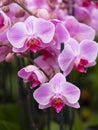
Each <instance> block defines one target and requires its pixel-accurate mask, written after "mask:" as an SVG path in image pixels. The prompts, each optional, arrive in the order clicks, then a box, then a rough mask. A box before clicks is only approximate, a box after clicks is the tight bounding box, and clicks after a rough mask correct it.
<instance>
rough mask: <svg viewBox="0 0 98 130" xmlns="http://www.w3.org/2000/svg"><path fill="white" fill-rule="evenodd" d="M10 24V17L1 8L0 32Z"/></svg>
mask: <svg viewBox="0 0 98 130" xmlns="http://www.w3.org/2000/svg"><path fill="white" fill-rule="evenodd" d="M10 26H11V20H10V18H9V17H8V16H7V15H6V14H5V13H4V12H3V11H2V10H0V33H3V32H5V31H6V30H7V29H8V28H9V27H10Z"/></svg>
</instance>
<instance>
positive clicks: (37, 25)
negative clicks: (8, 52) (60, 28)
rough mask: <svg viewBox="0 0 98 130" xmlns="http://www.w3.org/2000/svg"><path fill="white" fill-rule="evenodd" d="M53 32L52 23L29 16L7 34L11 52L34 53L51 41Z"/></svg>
mask: <svg viewBox="0 0 98 130" xmlns="http://www.w3.org/2000/svg"><path fill="white" fill-rule="evenodd" d="M54 32H55V27H54V25H53V23H51V22H50V21H48V20H45V19H42V18H36V17H34V16H29V17H28V18H27V19H26V20H25V21H24V23H23V22H17V23H16V24H14V25H13V26H12V28H10V30H9V31H8V33H7V37H8V40H9V42H10V43H11V44H12V46H13V51H16V52H19V51H20V52H24V51H26V50H27V49H29V50H31V51H33V52H36V51H37V50H38V49H39V48H40V47H42V44H47V43H49V42H51V41H52V39H53V36H54Z"/></svg>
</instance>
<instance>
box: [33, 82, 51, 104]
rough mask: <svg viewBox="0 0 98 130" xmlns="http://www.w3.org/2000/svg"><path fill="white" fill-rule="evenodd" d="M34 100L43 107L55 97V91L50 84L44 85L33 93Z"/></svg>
mask: <svg viewBox="0 0 98 130" xmlns="http://www.w3.org/2000/svg"><path fill="white" fill-rule="evenodd" d="M33 96H34V99H35V100H36V101H37V102H38V103H39V104H41V105H47V104H48V103H49V102H50V99H51V97H52V96H53V91H52V89H51V86H50V84H49V83H44V84H43V85H41V86H40V87H39V88H38V89H36V90H35V91H34V93H33Z"/></svg>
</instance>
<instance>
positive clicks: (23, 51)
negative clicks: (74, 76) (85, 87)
mask: <svg viewBox="0 0 98 130" xmlns="http://www.w3.org/2000/svg"><path fill="white" fill-rule="evenodd" d="M81 2H85V3H81ZM21 3H22V4H21ZM67 4H68V1H67V0H55V1H54V0H53V1H51V0H41V2H40V1H39V0H30V1H27V0H25V1H22V0H21V1H15V0H14V2H13V0H11V1H9V2H8V1H6V0H2V2H1V9H0V61H1V62H2V61H7V62H9V61H12V60H13V59H14V58H15V57H18V58H24V57H27V58H28V59H30V53H32V54H35V55H36V56H35V57H33V58H32V59H31V60H32V64H30V65H28V66H25V67H24V68H21V70H19V71H18V76H19V77H20V78H22V79H23V81H24V82H25V83H27V82H31V86H30V88H31V89H33V88H35V89H34V93H33V97H34V99H35V100H36V101H37V102H38V104H39V108H40V109H44V108H48V107H53V108H55V110H56V112H57V113H59V112H60V111H61V110H62V108H63V107H64V106H65V105H68V106H70V107H74V108H79V107H80V105H79V102H78V101H79V98H80V89H79V88H78V87H77V86H75V85H74V84H72V83H70V82H68V81H66V77H67V76H68V75H69V74H70V73H71V71H72V70H73V68H74V69H75V70H76V71H78V72H82V73H86V72H87V68H88V67H91V66H94V65H95V64H96V58H97V55H98V44H97V43H96V42H95V41H94V38H95V36H96V35H97V33H96V31H95V29H94V28H92V27H91V26H89V25H87V24H85V23H81V22H79V21H78V20H79V18H81V19H82V16H80V14H83V15H84V16H83V17H86V16H87V13H85V10H86V8H85V6H86V7H88V8H92V11H91V12H92V13H93V11H94V10H96V11H95V12H96V13H98V10H97V3H95V2H94V1H90V0H88V1H87V3H86V1H84V0H83V1H82V0H81V1H80V0H77V1H76V3H75V6H74V9H75V11H76V10H78V6H77V5H79V4H80V6H81V8H82V9H81V8H80V7H79V9H80V10H79V11H77V12H76V13H75V14H77V16H76V17H77V19H78V20H77V19H76V18H75V17H73V16H69V15H68V8H67ZM24 5H25V6H24ZM13 8H14V10H13ZM23 9H24V10H23ZM28 9H29V10H28ZM83 11H84V12H83ZM87 11H89V9H88V10H87ZM28 13H29V14H28ZM78 13H79V14H78ZM90 15H91V14H90V13H89V17H90ZM92 17H94V15H93V16H92ZM96 17H97V16H96ZM96 17H95V19H92V20H94V23H95V22H96V20H97V19H98V18H96ZM90 18H91V17H90ZM87 19H88V18H87ZM80 21H81V20H80ZM84 21H86V22H87V20H86V18H85V19H84ZM84 21H83V19H82V22H84ZM89 22H91V21H89ZM96 23H97V22H96ZM97 24H98V23H97Z"/></svg>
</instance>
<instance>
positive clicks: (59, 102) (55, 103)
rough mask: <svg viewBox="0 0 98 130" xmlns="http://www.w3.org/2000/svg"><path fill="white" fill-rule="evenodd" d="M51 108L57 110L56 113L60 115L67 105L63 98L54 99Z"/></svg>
mask: <svg viewBox="0 0 98 130" xmlns="http://www.w3.org/2000/svg"><path fill="white" fill-rule="evenodd" d="M50 104H51V106H52V107H54V108H55V110H56V112H57V113H59V112H60V111H61V109H62V108H63V107H64V105H65V103H64V101H63V100H62V99H61V98H54V99H52V100H51V102H50Z"/></svg>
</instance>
